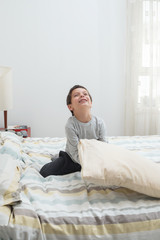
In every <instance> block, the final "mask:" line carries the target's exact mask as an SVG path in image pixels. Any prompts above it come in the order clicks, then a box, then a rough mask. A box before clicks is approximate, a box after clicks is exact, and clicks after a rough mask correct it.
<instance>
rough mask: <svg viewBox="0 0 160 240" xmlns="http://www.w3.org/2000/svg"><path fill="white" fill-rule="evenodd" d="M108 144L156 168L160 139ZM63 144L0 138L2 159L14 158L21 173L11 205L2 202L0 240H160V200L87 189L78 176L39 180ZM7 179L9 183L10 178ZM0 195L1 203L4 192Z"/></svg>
mask: <svg viewBox="0 0 160 240" xmlns="http://www.w3.org/2000/svg"><path fill="white" fill-rule="evenodd" d="M108 141H109V143H112V144H117V145H121V146H123V147H125V148H127V149H130V150H131V151H136V152H138V153H139V154H142V155H143V156H145V157H146V158H149V159H151V160H152V161H154V162H157V163H160V136H145V137H138V136H135V137H110V138H109V139H108ZM65 143H66V142H65V138H26V139H23V138H20V137H18V136H16V135H15V134H12V133H4V132H3V133H0V159H2V158H3V156H4V155H5V157H6V156H7V155H8V159H9V160H8V161H10V160H11V159H10V157H12V160H13V161H14V166H15V162H16V164H17V168H18V169H20V177H19V180H18V184H19V185H18V189H17V188H15V189H13V192H11V193H10V195H12V197H13V199H12V200H11V199H10V202H9V203H8V202H4V201H0V203H1V205H0V239H6V240H9V239H13V240H23V239H24V240H26V239H27V240H29V239H30V240H32V239H33V240H34V239H35V240H38V239H42V240H51V239H54V240H75V239H76V240H96V239H102V240H106V239H107V240H108V239H109V240H112V239H115V240H116V239H117V240H122V239H123V240H128V239H132V240H136V239H137V240H139V239H143V240H159V239H160V199H156V198H152V197H148V196H146V195H143V194H139V193H136V192H134V191H131V190H129V189H125V188H116V187H115V188H113V189H110V188H107V187H102V186H97V185H95V184H86V183H85V182H84V181H83V179H82V178H81V173H80V172H76V173H72V174H68V175H64V176H49V177H47V178H43V177H42V176H41V175H40V174H39V170H40V169H41V167H42V166H43V165H44V164H45V163H47V162H49V161H51V156H57V154H58V152H59V150H64V149H65ZM11 164H12V163H11ZM142 171H143V169H142ZM0 175H1V173H0ZM113 177H114V176H113ZM8 178H9V179H8V181H10V183H12V181H13V176H12V178H11V177H10V174H8ZM10 178H11V179H10ZM1 184H3V182H2V181H1V182H0V187H1ZM8 188H9V187H7V189H6V191H8ZM0 190H1V189H0ZM10 191H11V190H10ZM17 192H18V193H19V195H18V196H19V198H15V196H17V195H16V194H18V193H17ZM0 194H1V199H3V198H4V196H3V194H4V191H3V193H2V192H0ZM5 196H6V195H5ZM7 196H8V195H7ZM12 201H13V202H12Z"/></svg>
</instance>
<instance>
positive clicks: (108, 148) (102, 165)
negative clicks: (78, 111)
mask: <svg viewBox="0 0 160 240" xmlns="http://www.w3.org/2000/svg"><path fill="white" fill-rule="evenodd" d="M78 151H79V157H80V162H81V166H82V177H83V179H84V180H85V181H88V182H92V183H95V184H98V185H105V186H120V187H126V188H129V189H132V190H134V191H137V192H140V193H143V194H146V195H149V196H152V197H157V198H160V164H158V163H154V162H152V161H151V160H149V159H147V158H145V157H143V156H141V155H139V154H137V153H135V152H132V151H130V150H127V149H125V148H123V147H119V146H117V145H112V144H108V143H105V142H101V141H97V140H94V139H92V140H88V139H81V140H80V142H79V144H78Z"/></svg>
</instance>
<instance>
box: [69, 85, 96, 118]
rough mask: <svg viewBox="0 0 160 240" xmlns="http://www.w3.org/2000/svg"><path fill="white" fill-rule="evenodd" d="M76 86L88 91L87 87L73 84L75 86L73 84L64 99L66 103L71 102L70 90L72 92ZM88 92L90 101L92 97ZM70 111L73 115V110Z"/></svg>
mask: <svg viewBox="0 0 160 240" xmlns="http://www.w3.org/2000/svg"><path fill="white" fill-rule="evenodd" d="M76 88H84V89H85V90H86V91H87V92H88V90H87V88H85V87H83V86H81V85H75V86H73V87H72V88H71V89H70V90H69V93H68V95H67V99H66V103H67V105H69V104H71V98H72V92H73V90H74V89H76ZM88 94H89V97H90V99H91V102H92V97H91V95H90V93H89V92H88ZM71 113H72V115H73V116H74V113H73V111H71Z"/></svg>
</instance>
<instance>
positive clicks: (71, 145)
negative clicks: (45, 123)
mask: <svg viewBox="0 0 160 240" xmlns="http://www.w3.org/2000/svg"><path fill="white" fill-rule="evenodd" d="M65 132H66V138H67V146H66V150H67V152H68V153H69V155H70V157H71V158H72V159H73V160H74V161H75V162H78V163H80V162H79V156H78V142H79V138H78V136H77V134H76V132H75V130H74V128H70V127H66V128H65Z"/></svg>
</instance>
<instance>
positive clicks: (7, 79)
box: [0, 66, 12, 111]
mask: <svg viewBox="0 0 160 240" xmlns="http://www.w3.org/2000/svg"><path fill="white" fill-rule="evenodd" d="M11 108H12V69H11V68H10V67H3V66H0V110H1V111H6V110H9V109H11Z"/></svg>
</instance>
